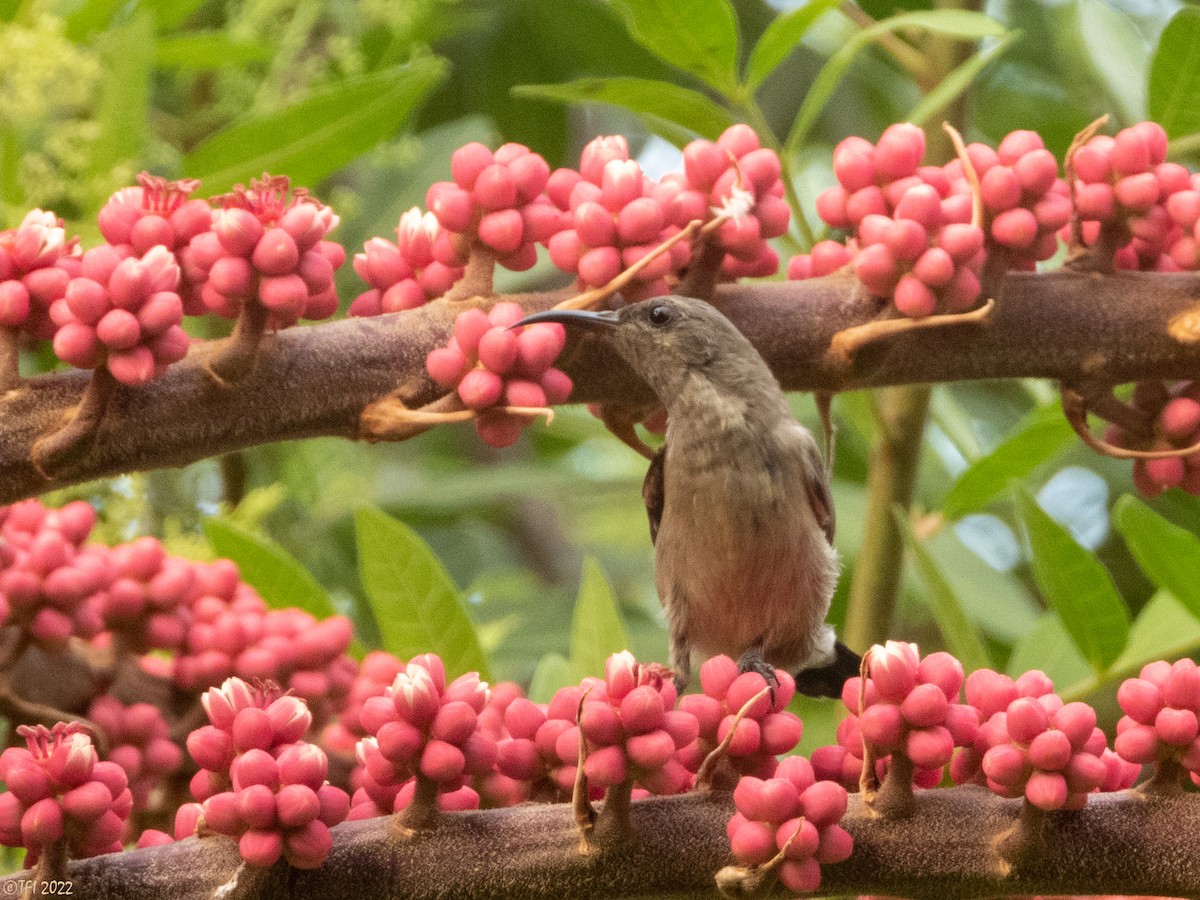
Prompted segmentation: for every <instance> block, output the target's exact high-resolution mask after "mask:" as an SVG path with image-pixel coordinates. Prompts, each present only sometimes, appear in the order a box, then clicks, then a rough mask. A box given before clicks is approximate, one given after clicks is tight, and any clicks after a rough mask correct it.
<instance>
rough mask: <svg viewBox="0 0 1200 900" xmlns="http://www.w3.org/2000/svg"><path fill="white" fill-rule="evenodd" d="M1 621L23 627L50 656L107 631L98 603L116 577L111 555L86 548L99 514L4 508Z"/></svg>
mask: <svg viewBox="0 0 1200 900" xmlns="http://www.w3.org/2000/svg"><path fill="white" fill-rule="evenodd" d="M0 513H2V515H3V520H2V521H3V524H2V525H0V535H2V536H3V539H4V540H3V542H0V548H2V549H0V621H3V622H4V624H7V625H17V626H18V627H20V628H21V629H22V630H23V631H24V632H25V633H26V635H27V636H28V637H29V639H30V640H32V641H34V642H35V643H36V644H37V645H38V646H40V647H41V648H42V649H43V650H46V651H47V652H51V653H55V652H60V651H61V650H63V649H64V648H65V647H66V645H67V642H68V641H69V640H70V639H71V637H72V636H73V635H74V636H78V637H84V638H90V637H93V636H95V635H96V634H97V633H99V632H100V630H101V629H102V628H103V625H104V623H103V619H102V618H101V615H100V610H99V606H98V602H97V597H98V595H99V594H100V592H102V591H103V589H104V588H105V587H106V586H107V584H108V581H109V577H110V573H109V564H108V551H107V550H106V549H104V548H101V547H86V548H85V547H83V546H82V545H83V542H84V541H85V540H86V539H87V536H88V534H90V533H91V530H92V525H93V524H94V523H95V520H96V513H95V511H94V510H93V509H92V507H91V506H89V505H88V504H86V503H83V502H82V501H76V502H74V503H69V504H67V505H66V506H64V507H63V508H62V509H57V510H51V509H47V508H46V507H45V506H43V505H42V504H41V503H40V502H39V501H37V500H23V501H21V502H20V503H14V504H13V505H12V506H9V507H0Z"/></svg>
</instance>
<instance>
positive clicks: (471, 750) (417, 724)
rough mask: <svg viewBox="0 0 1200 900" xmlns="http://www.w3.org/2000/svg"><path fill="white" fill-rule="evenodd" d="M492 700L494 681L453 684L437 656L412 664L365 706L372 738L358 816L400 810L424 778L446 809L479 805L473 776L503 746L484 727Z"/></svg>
mask: <svg viewBox="0 0 1200 900" xmlns="http://www.w3.org/2000/svg"><path fill="white" fill-rule="evenodd" d="M487 702H488V688H487V684H486V683H485V682H482V681H480V680H479V675H478V674H477V673H474V672H471V673H468V674H466V675H462V676H460V677H458V678H456V679H455V680H454V681H452V682H450V683H449V684H447V683H446V670H445V667H444V666H443V665H442V661H441V659H439V658H438V657H437V656H436V655H434V654H432V653H429V654H424V655H422V656H417V657H414V658H413V659H411V660H410V661H409V662H408V664H407V665H406V666H405V668H404V671H403V672H401V673H400V674H399V675H397V676H396V679H395V681H394V682H392V685H391V687H389V688H388V689H387V690H386V691H385V692H384V693H383V695H382V696H378V697H369V698H367V700H365V701H364V703H363V707H362V713H361V722H362V726H363V728H364V729H366V731H367V733H368V734H369V735H370V736H369V737H364V738H363V739H362V740H361V741H359V743H358V748H357V756H358V762H359V766H360V767H361V769H362V772H361V779H362V780H361V785H362V786H361V787H360V788H359V789H358V791H356V792H355V794H354V798H353V808H352V811H351V817H352V818H369V817H370V816H376V815H386V814H387V813H391V812H398V811H400V810H401V809H403V808H405V807H406V806H407V805H408V804H409V803H410V802H411V801H412V796H413V791H414V790H415V789H416V782H417V780H418V779H426V780H427V781H428V782H432V783H434V784H435V785H436V788H437V793H438V795H439V797H438V799H439V803H440V804H441V806H442V808H443V809H473V808H476V807H477V806H478V805H479V794H478V793H476V792H475V791H474V790H473V789H472V788H471V787H469V786H468V785H467V778H468V777H470V776H483V775H486V774H487V773H488V772H490V771H491V770H492V769H493V767H494V766H495V764H496V742H495V741H494V740H492V739H491V738H490V737H488V736H487V735H485V734H484V733H483V732H482V731H481V730H480V729H479V727H478V725H479V714H480V713H481V712H483V709H484V707H485V706H486V705H487ZM406 786H407V791H405V790H404V789H405V788H406Z"/></svg>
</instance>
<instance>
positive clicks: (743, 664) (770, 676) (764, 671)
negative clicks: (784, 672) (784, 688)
mask: <svg viewBox="0 0 1200 900" xmlns="http://www.w3.org/2000/svg"><path fill="white" fill-rule="evenodd" d="M738 671H739V672H741V673H742V674H743V675H744V674H746V673H747V672H757V673H758V674H759V675H761V676H762V677H763V678H764V679H765V680H766V682H767V687H768V688H770V690H771V694H770V697H771V706H772V707H773V706H775V688H777V687H778V686H779V679H778V678H776V677H775V667H774V666H773V665H771V664H770V663H769V662H767V661H766V660H765V659H763V655H762V648H761V647H751V648H750V649H749V650H747V651H746V652H745V653H743V654H742V655H741V657H739V659H738Z"/></svg>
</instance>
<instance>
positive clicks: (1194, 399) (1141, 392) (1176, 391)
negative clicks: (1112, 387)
mask: <svg viewBox="0 0 1200 900" xmlns="http://www.w3.org/2000/svg"><path fill="white" fill-rule="evenodd" d="M1132 403H1133V406H1134V408H1135V409H1137V410H1138V411H1140V412H1142V413H1144V414H1145V415H1146V416H1147V418H1148V419H1149V420H1150V436H1149V437H1148V438H1146V437H1142V436H1139V435H1133V434H1131V433H1129V432H1128V431H1126V430H1125V429H1123V428H1121V427H1120V426H1118V425H1112V426H1110V427H1109V429H1108V432H1107V434H1106V435H1105V440H1106V441H1108V443H1110V444H1112V445H1114V446H1117V447H1124V448H1127V449H1130V450H1148V451H1186V450H1187V449H1188V448H1192V447H1195V448H1197V449H1196V450H1195V452H1192V453H1184V454H1181V455H1176V456H1167V457H1164V458H1162V459H1137V460H1134V463H1133V483H1134V486H1135V487H1136V488H1137V489H1138V491H1139V492H1140V493H1141V494H1142V495H1143V496H1145V497H1156V496H1158V495H1159V494H1161V493H1162V492H1163V491H1165V490H1168V489H1169V488H1173V487H1177V488H1180V489H1182V490H1184V491H1187V492H1188V493H1189V494H1195V495H1200V382H1195V381H1181V382H1177V383H1175V384H1173V385H1170V386H1168V385H1167V384H1164V383H1163V382H1161V381H1139V382H1138V383H1137V384H1136V385H1135V386H1134V390H1133V398H1132Z"/></svg>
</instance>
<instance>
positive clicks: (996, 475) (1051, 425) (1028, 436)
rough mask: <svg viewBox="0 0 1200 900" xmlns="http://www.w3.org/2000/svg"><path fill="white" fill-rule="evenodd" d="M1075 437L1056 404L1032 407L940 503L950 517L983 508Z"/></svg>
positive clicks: (957, 482)
mask: <svg viewBox="0 0 1200 900" xmlns="http://www.w3.org/2000/svg"><path fill="white" fill-rule="evenodd" d="M1074 440H1075V432H1073V431H1072V430H1071V426H1070V425H1069V424H1068V423H1067V419H1066V417H1065V416H1064V415H1063V412H1062V407H1061V406H1059V405H1058V404H1053V405H1051V406H1043V407H1040V408H1039V409H1035V410H1034V411H1033V412H1032V413H1030V414H1029V415H1028V416H1027V417H1026V418H1025V420H1024V421H1023V422H1022V423H1021V424H1020V425H1018V426H1017V428H1016V430H1015V431H1014V432H1013V433H1012V434H1010V435H1009V436H1008V437H1007V438H1006V439H1005V440H1004V441H1003V442H1002V443H1001V444H1000V446H998V447H997V448H996V449H995V450H993V451H992V452H991V453H989V454H987V455H986V456H983V457H980V458H979V459H977V460H975V462H973V463H971V465H969V466H967V468H966V469H965V470H963V473H962V474H961V475H959V476H958V480H957V481H955V482H954V486H953V487H952V488H950V492H949V493H948V494H947V495H946V499H945V501H944V502H943V504H942V513H943V514H944V515H945V516H946V517H947V518H950V519H957V518H960V517H962V516H964V515H966V514H967V513H971V512H976V511H978V510H980V509H983V508H984V507H985V506H987V505H988V504H989V503H991V502H992V501H993V500H995V499H996V498H997V497H998V496H999V495H1000V494H1001V493H1003V492H1004V491H1005V490H1006V489H1007V488H1008V485H1009V484H1010V483H1011V482H1012V481H1013V480H1014V479H1021V478H1024V477H1025V476H1026V475H1028V474H1029V473H1030V472H1032V471H1033V470H1034V469H1036V468H1037V467H1038V466H1040V465H1042V463H1044V462H1046V461H1047V460H1050V459H1052V458H1053V457H1054V456H1055V455H1056V454H1058V453H1059V452H1061V451H1062V450H1063V449H1065V448H1066V447H1069V446H1070V445H1071V443H1072V442H1073V441H1074Z"/></svg>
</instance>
